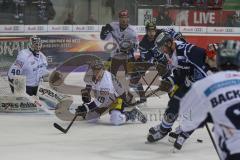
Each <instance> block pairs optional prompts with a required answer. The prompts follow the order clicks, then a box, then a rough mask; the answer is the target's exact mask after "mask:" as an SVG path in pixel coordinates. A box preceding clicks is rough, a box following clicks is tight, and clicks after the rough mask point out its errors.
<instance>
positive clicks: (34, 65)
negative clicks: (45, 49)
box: [8, 49, 48, 86]
mask: <svg viewBox="0 0 240 160" xmlns="http://www.w3.org/2000/svg"><path fill="white" fill-rule="evenodd" d="M47 66H48V63H47V58H46V56H45V55H44V54H43V53H42V52H40V51H39V52H38V53H37V55H36V56H34V55H33V53H32V51H30V49H23V50H21V51H20V52H19V53H18V56H17V59H16V61H15V62H14V63H13V65H12V66H11V68H10V69H9V71H8V77H9V78H10V79H13V76H15V75H24V76H26V85H27V86H38V85H39V82H40V79H41V78H42V77H43V76H44V75H46V74H48V70H47Z"/></svg>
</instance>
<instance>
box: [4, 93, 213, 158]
mask: <svg viewBox="0 0 240 160" xmlns="http://www.w3.org/2000/svg"><path fill="white" fill-rule="evenodd" d="M167 101H168V96H167V95H166V94H165V95H161V97H160V98H157V97H154V98H149V99H148V101H147V103H146V104H145V106H142V111H143V113H145V114H146V116H147V118H148V122H147V123H146V124H141V123H139V122H129V123H127V124H124V125H121V126H112V125H111V124H110V122H109V116H108V115H105V116H104V117H101V119H100V120H99V121H98V122H97V123H89V122H86V121H76V123H74V124H73V126H72V128H70V130H69V132H68V133H67V134H63V133H61V132H60V131H59V130H57V129H56V128H54V127H53V123H54V122H56V123H58V124H60V125H61V126H63V127H64V128H65V127H67V126H68V124H69V122H67V121H61V120H59V119H58V118H56V117H55V116H54V115H49V114H46V113H44V112H41V113H34V114H33V113H21V114H17V113H12V114H10V113H8V114H6V113H5V114H4V113H2V114H1V115H0V126H1V132H0V137H1V141H0V154H1V160H14V159H17V160H32V159H34V160H81V159H88V160H113V159H114V160H192V159H194V160H209V159H211V160H217V159H218V157H217V154H216V152H215V150H214V147H213V145H212V143H211V140H210V138H209V135H208V133H207V130H206V128H203V129H199V130H197V131H196V132H195V133H194V134H193V135H192V136H191V138H190V139H189V140H188V141H187V142H186V143H185V145H184V147H183V148H182V150H181V151H179V152H176V153H173V152H172V151H173V146H172V144H171V143H170V142H168V138H167V137H166V138H165V139H163V140H162V141H160V142H157V143H154V144H147V143H146V135H147V133H148V129H149V128H150V127H151V126H153V125H156V124H158V123H159V121H160V119H161V114H163V111H164V108H165V107H166V105H167ZM151 114H154V115H153V116H152V117H151ZM197 139H201V140H203V142H202V143H199V142H197Z"/></svg>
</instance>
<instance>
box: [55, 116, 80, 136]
mask: <svg viewBox="0 0 240 160" xmlns="http://www.w3.org/2000/svg"><path fill="white" fill-rule="evenodd" d="M78 116H79V115H78V114H75V116H74V117H73V119H72V121H71V123H70V124H69V125H68V127H67V128H66V129H64V128H63V127H61V126H60V125H59V124H57V123H53V126H54V127H55V128H57V129H58V130H60V131H61V132H63V133H65V134H66V133H67V132H68V130H69V129H70V128H71V126H72V124H73V123H74V122H75V120H76V118H77V117H78Z"/></svg>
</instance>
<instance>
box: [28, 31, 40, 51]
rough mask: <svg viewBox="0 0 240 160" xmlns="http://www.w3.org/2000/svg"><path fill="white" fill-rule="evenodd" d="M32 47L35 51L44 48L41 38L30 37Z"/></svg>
mask: <svg viewBox="0 0 240 160" xmlns="http://www.w3.org/2000/svg"><path fill="white" fill-rule="evenodd" d="M30 47H31V49H32V50H34V51H40V50H41V48H42V41H41V38H40V37H38V36H36V35H34V36H32V37H30Z"/></svg>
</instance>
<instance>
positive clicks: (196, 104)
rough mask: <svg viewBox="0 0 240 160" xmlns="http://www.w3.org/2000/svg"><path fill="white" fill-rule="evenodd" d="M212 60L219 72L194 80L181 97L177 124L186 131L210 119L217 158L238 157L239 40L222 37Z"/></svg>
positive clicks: (232, 158)
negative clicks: (214, 60)
mask: <svg viewBox="0 0 240 160" xmlns="http://www.w3.org/2000/svg"><path fill="white" fill-rule="evenodd" d="M216 64H217V67H218V69H219V70H220V72H218V73H215V74H212V75H210V76H208V77H206V78H204V79H202V80H200V81H198V82H196V83H194V84H193V86H192V87H191V89H190V90H189V91H188V93H187V94H186V95H185V96H184V97H183V99H182V100H181V102H180V106H181V107H180V111H179V114H180V115H182V119H181V121H180V128H181V129H182V131H184V132H189V131H192V130H195V129H197V128H199V127H201V126H203V125H204V124H205V123H206V122H207V120H208V121H209V119H210V121H211V122H212V123H213V125H214V133H215V141H216V142H215V143H216V144H217V145H218V150H219V152H220V155H221V159H222V160H239V159H240V72H239V70H240V41H232V40H229V41H225V42H224V43H223V46H222V47H221V48H220V50H219V51H218V53H217V61H216ZM189 114H191V115H190V116H188V115H189ZM190 117H191V118H190Z"/></svg>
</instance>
